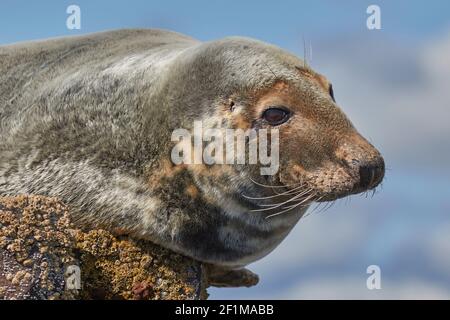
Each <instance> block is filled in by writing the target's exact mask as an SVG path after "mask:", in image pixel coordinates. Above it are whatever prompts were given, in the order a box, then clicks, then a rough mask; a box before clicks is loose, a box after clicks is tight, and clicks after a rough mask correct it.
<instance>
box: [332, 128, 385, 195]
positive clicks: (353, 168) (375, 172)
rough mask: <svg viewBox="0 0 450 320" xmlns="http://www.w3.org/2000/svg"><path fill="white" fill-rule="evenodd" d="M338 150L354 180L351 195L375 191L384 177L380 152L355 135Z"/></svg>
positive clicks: (346, 140) (339, 157) (338, 154)
mask: <svg viewBox="0 0 450 320" xmlns="http://www.w3.org/2000/svg"><path fill="white" fill-rule="evenodd" d="M344 141H345V142H344V143H343V144H342V145H341V148H339V149H338V152H337V156H338V159H341V160H343V161H344V163H345V164H346V167H347V170H348V172H349V174H350V176H351V177H352V180H353V190H352V191H351V193H359V192H364V191H366V190H370V189H374V188H375V187H376V186H378V185H379V184H380V182H381V181H382V180H383V177H384V170H385V165H384V159H383V157H382V156H381V154H380V152H379V151H378V150H377V149H376V148H375V147H374V146H372V145H371V144H370V143H369V142H368V141H367V140H366V139H364V138H363V137H362V136H360V135H359V134H353V135H351V136H350V137H348V138H347V139H345V140H344Z"/></svg>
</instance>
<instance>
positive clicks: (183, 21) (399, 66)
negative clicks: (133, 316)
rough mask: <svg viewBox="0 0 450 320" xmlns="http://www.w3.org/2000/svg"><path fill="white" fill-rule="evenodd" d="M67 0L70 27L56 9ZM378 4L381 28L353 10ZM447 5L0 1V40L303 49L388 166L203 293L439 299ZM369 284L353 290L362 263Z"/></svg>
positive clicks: (448, 247) (449, 145) (447, 284)
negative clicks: (225, 284) (155, 41)
mask: <svg viewBox="0 0 450 320" xmlns="http://www.w3.org/2000/svg"><path fill="white" fill-rule="evenodd" d="M70 4H77V5H79V6H80V7H81V16H82V18H81V19H82V22H81V30H80V31H71V30H67V29H66V25H65V21H66V17H67V14H66V13H65V11H66V8H67V6H68V5H70ZM370 4H377V5H379V6H380V7H381V19H382V20H381V21H382V22H381V23H382V29H381V30H373V31H370V30H368V29H367V28H366V18H367V14H366V8H367V6H368V5H370ZM449 12H450V2H449V1H406V0H403V1H402V0H399V1H356V0H355V1H345V2H344V1H300V0H297V1H277V2H275V1H211V0H210V1H161V2H156V1H133V0H128V1H92V0H91V1H80V0H79V1H61V0H58V1H57V0H54V1H33V2H30V1H24V0H19V1H18V0H14V1H13V0H1V2H0V44H7V43H12V42H17V41H25V40H32V39H41V38H48V37H54V36H65V35H74V34H81V33H89V32H96V31H102V30H107V29H117V28H134V27H139V28H163V29H170V30H175V31H178V32H181V33H184V34H188V35H190V36H192V37H194V38H197V39H200V40H205V41H206V40H212V39H216V38H221V37H224V36H229V35H243V36H250V37H254V38H258V39H260V40H263V41H266V42H270V43H273V44H276V45H278V46H280V47H282V48H284V49H287V50H290V51H292V52H294V53H296V54H297V55H299V56H303V52H304V51H303V38H304V39H306V42H307V43H308V46H309V45H311V46H312V48H313V50H312V52H313V54H312V60H311V61H310V64H311V66H312V67H313V68H314V69H316V70H318V71H319V72H321V73H323V74H325V75H326V76H327V77H328V78H329V79H330V80H331V81H332V82H333V87H334V88H335V95H336V98H337V101H338V103H339V104H340V106H341V107H342V108H343V110H344V111H345V112H346V113H347V115H348V116H349V117H350V119H351V120H352V121H353V123H354V124H355V126H356V127H357V128H358V129H359V131H360V132H361V133H362V134H363V135H365V136H366V137H368V138H369V140H370V141H371V142H372V143H373V144H375V145H376V146H377V147H378V148H379V149H380V150H381V151H382V153H383V155H384V157H385V160H386V163H387V166H388V168H389V169H388V171H387V174H386V179H385V182H384V183H383V187H382V188H380V190H379V192H378V193H377V194H376V195H375V196H374V197H373V198H368V199H366V198H364V197H359V196H355V197H351V198H350V200H345V199H344V200H341V201H339V202H338V203H337V204H336V205H335V206H334V207H332V208H331V209H329V210H327V211H325V212H323V213H318V212H316V213H314V214H311V215H310V216H308V217H305V218H303V219H302V220H301V221H300V223H299V224H298V225H297V226H296V227H295V229H294V230H293V232H292V233H291V234H290V235H289V236H288V238H287V239H286V240H285V241H284V242H283V243H282V245H281V246H280V247H278V248H277V249H275V251H274V252H273V253H271V254H270V255H269V256H267V257H266V258H264V259H262V260H261V261H259V262H257V263H254V264H253V265H251V266H250V269H252V270H254V271H256V272H257V273H259V274H260V276H261V283H260V284H259V285H258V286H256V287H253V288H250V289H246V288H244V289H242V288H240V289H211V290H210V293H211V298H289V299H300V298H302V299H304V298H343V299H345V298H368V299H371V298H446V299H450V171H449V170H448V164H449V163H450V125H449V119H450V90H449V85H450V13H449ZM371 264H376V265H379V266H380V267H381V271H382V289H381V290H368V289H367V288H366V278H367V274H366V268H367V266H368V265H371Z"/></svg>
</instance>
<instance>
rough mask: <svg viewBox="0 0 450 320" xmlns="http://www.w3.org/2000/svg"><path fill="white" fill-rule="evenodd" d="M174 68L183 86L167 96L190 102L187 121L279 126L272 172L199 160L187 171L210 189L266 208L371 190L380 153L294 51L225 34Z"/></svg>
mask: <svg viewBox="0 0 450 320" xmlns="http://www.w3.org/2000/svg"><path fill="white" fill-rule="evenodd" d="M175 72H177V78H178V81H179V83H182V84H183V86H179V85H178V84H176V83H174V84H173V85H174V86H175V88H176V93H173V95H176V98H175V99H176V100H177V101H178V102H177V104H178V105H184V106H185V107H186V108H188V107H190V109H191V110H192V111H191V115H192V117H190V118H189V119H190V120H192V119H198V120H203V122H204V123H205V124H207V126H208V127H211V128H222V129H223V128H233V129H244V130H247V129H255V130H261V129H269V130H270V129H277V130H278V132H279V170H278V171H277V172H276V173H275V174H273V175H266V176H261V175H260V170H259V169H260V167H261V165H250V164H245V165H218V166H202V167H201V168H200V169H199V168H197V169H196V170H194V172H195V173H194V174H195V176H196V178H197V181H198V182H199V184H200V185H201V186H202V187H203V188H205V189H208V192H209V193H210V194H215V195H220V197H223V198H226V199H239V200H240V201H241V204H242V203H243V202H245V201H247V204H248V205H250V206H251V205H255V206H258V205H259V206H260V205H261V204H262V205H263V206H264V205H265V206H268V207H269V209H270V204H274V203H282V201H280V199H283V198H285V199H287V200H285V201H287V202H284V204H283V208H286V207H287V208H288V209H289V207H290V208H294V207H295V205H296V204H299V203H302V204H303V205H306V204H308V203H310V202H311V201H332V200H335V199H338V198H341V197H344V196H347V195H350V194H355V193H360V192H364V191H367V190H370V189H374V188H375V187H376V186H377V185H378V184H379V183H380V182H381V180H382V179H383V176H384V161H383V158H382V157H381V155H380V153H379V152H378V151H377V150H376V149H375V148H374V147H373V146H372V145H371V144H370V143H369V142H368V141H367V140H366V139H365V138H363V137H362V136H361V135H360V134H359V133H358V132H357V130H356V129H355V127H354V126H353V125H352V123H351V122H350V121H349V119H348V118H347V117H346V116H345V114H344V113H343V112H342V110H341V109H340V108H339V107H338V105H337V103H336V101H335V100H334V96H333V89H332V86H331V84H330V83H329V82H328V80H327V79H326V78H325V77H324V76H322V75H320V74H318V73H316V72H315V71H313V70H312V69H310V68H309V67H307V66H305V64H304V62H303V61H302V60H301V59H299V58H297V57H295V56H294V55H291V54H289V53H287V52H285V51H283V50H281V49H279V48H277V47H274V46H271V45H268V44H265V43H262V42H259V41H255V40H252V39H246V38H235V37H233V38H226V39H224V40H219V41H214V42H209V43H205V44H203V45H201V46H200V47H198V48H196V49H195V50H193V51H192V52H191V53H190V55H189V57H188V58H186V55H184V56H183V63H182V64H180V65H179V67H178V68H175ZM172 79H173V77H172ZM180 88H182V89H181V90H180ZM174 90H175V89H174ZM186 97H189V101H186ZM192 106H195V108H194V107H192ZM185 125H189V124H187V123H185ZM211 191H214V192H211ZM246 195H251V196H246ZM289 199H291V200H289ZM289 202H292V203H291V204H290V203H289ZM272 208H278V210H279V209H280V208H281V207H280V206H277V207H272ZM267 213H268V214H270V210H267Z"/></svg>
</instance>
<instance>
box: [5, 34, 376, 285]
mask: <svg viewBox="0 0 450 320" xmlns="http://www.w3.org/2000/svg"><path fill="white" fill-rule="evenodd" d="M330 90H331V87H330V85H329V83H328V81H327V80H326V79H325V78H324V77H323V76H321V75H319V74H317V73H315V72H314V71H312V70H311V69H309V68H308V67H306V66H305V65H304V63H303V61H301V60H300V59H298V58H297V57H295V56H293V55H291V54H289V53H286V52H284V51H282V50H281V49H279V48H276V47H274V46H271V45H268V44H265V43H263V42H259V41H256V40H252V39H246V38H238V37H232V38H225V39H223V40H218V41H212V42H206V43H201V42H199V41H196V40H194V39H191V38H189V37H186V36H183V35H180V34H177V33H173V32H168V31H159V30H121V31H112V32H105V33H99V34H93V35H88V36H82V37H71V38H61V39H53V40H47V41H41V42H30V43H24V44H16V45H10V46H3V47H0V138H1V139H0V195H11V194H19V193H27V194H41V195H48V196H55V197H58V198H60V199H62V200H63V201H65V202H66V203H68V204H69V205H70V206H71V207H72V212H73V220H74V221H75V222H76V223H77V224H78V225H79V226H81V227H84V228H106V229H108V230H111V231H113V232H117V233H127V234H130V235H132V236H135V237H139V238H145V239H148V240H151V241H153V242H155V243H158V244H160V245H162V246H165V247H168V248H170V249H172V250H174V251H177V252H180V253H182V254H185V255H188V256H191V257H193V258H195V259H198V260H200V261H203V262H205V263H209V264H212V265H217V266H222V267H224V268H225V269H229V268H240V267H242V266H245V265H246V264H248V263H250V262H252V261H255V260H257V259H259V258H261V257H263V256H264V255H266V254H267V253H269V252H270V251H271V250H273V248H275V247H276V246H277V245H278V244H279V243H280V241H282V239H283V238H284V237H285V236H286V235H287V234H288V232H289V231H290V230H291V228H292V227H293V226H294V225H295V223H296V222H297V221H298V220H299V219H300V217H301V216H302V214H303V213H304V212H305V210H306V209H307V207H308V205H309V204H310V203H311V202H313V201H332V200H335V199H337V198H339V197H342V196H346V195H349V194H352V193H357V192H361V191H365V190H368V189H372V188H374V187H376V185H378V183H379V182H380V181H381V179H382V177H383V174H384V164H383V160H382V158H381V156H380V155H379V153H378V151H376V150H375V149H374V148H373V147H372V146H371V145H370V144H369V143H368V142H367V141H366V140H365V139H364V138H362V137H361V136H360V135H359V134H358V133H357V132H356V130H355V129H354V127H353V126H352V124H351V123H350V122H349V121H348V120H347V118H346V117H345V115H344V114H343V113H342V112H341V111H340V109H339V108H338V107H337V106H336V104H335V102H334V101H333V100H334V99H333V97H332V96H331V95H330ZM331 93H332V92H331ZM280 110H281V111H280ZM195 120H202V121H203V123H206V124H207V126H208V127H210V128H219V129H221V130H222V129H225V128H240V129H250V128H256V129H261V128H271V127H277V128H278V129H279V131H280V170H279V172H278V173H277V174H276V175H273V176H266V177H261V176H259V175H258V172H259V171H258V170H257V166H250V165H226V164H225V165H203V164H196V165H181V166H180V165H179V166H176V165H174V164H173V163H172V162H171V158H170V154H171V150H172V148H173V142H172V141H171V134H172V132H173V130H174V129H176V128H188V129H192V126H193V121H195ZM273 120H276V121H275V122H274V121H273ZM245 195H247V196H245ZM248 195H251V197H249V196H248ZM280 203H283V205H282V206H280V205H279V204H280ZM297 204H300V205H297ZM286 206H287V209H283V212H281V211H280V209H281V208H286ZM261 208H265V209H264V210H263V209H261ZM278 213H280V214H278ZM268 217H269V218H268ZM246 276H248V274H246ZM227 277H228V278H227V280H226V281H228V282H229V283H231V284H232V285H236V284H239V283H237V282H233V280H230V278H231V277H230V274H229V273H228V274H227ZM213 282H214V281H213ZM216 282H217V284H219V285H223V284H224V283H221V281H220V280H217V281H216ZM250 282H251V281H250ZM247 284H248V283H247ZM225 285H226V283H225Z"/></svg>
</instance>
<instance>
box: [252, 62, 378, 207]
mask: <svg viewBox="0 0 450 320" xmlns="http://www.w3.org/2000/svg"><path fill="white" fill-rule="evenodd" d="M297 70H298V73H299V77H300V81H298V82H294V83H292V82H291V83H288V82H284V81H279V82H276V83H275V84H274V85H272V86H271V87H270V88H269V89H267V91H266V92H263V93H262V94H260V95H259V97H257V100H256V103H255V105H253V106H252V107H250V109H252V114H253V118H254V120H253V124H254V126H257V127H261V128H278V130H279V136H280V168H279V172H278V174H277V175H275V176H273V177H267V179H266V180H269V182H270V183H271V184H272V185H274V184H277V183H279V184H281V185H283V186H288V189H290V190H294V189H295V190H301V191H305V190H309V191H308V192H306V193H305V194H308V195H310V199H311V200H314V201H330V200H335V199H338V198H341V197H344V196H347V195H350V194H354V193H360V192H364V191H367V190H370V189H374V188H375V187H376V186H377V185H378V184H379V183H380V182H381V180H382V179H383V176H384V161H383V158H382V157H381V155H380V153H379V152H378V151H377V150H376V149H375V148H374V147H373V146H372V145H371V144H370V143H369V142H368V141H367V140H366V139H364V138H363V137H362V136H361V135H360V134H359V133H358V132H357V131H356V130H355V128H354V127H353V125H352V124H351V122H350V121H349V120H348V119H347V117H346V116H345V115H344V113H343V112H342V111H341V110H340V109H339V108H338V106H337V105H336V102H335V101H334V96H333V95H334V94H333V89H332V86H331V84H330V83H329V82H328V81H327V80H326V78H325V77H323V76H322V75H319V74H317V73H315V72H314V71H312V70H310V69H306V68H300V67H297ZM305 89H306V90H305ZM303 198H304V197H303Z"/></svg>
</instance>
